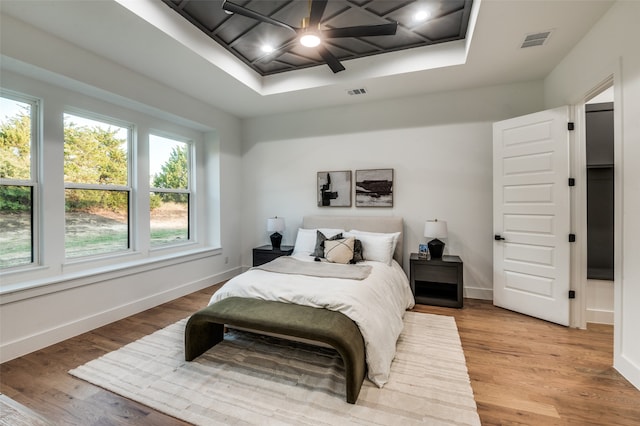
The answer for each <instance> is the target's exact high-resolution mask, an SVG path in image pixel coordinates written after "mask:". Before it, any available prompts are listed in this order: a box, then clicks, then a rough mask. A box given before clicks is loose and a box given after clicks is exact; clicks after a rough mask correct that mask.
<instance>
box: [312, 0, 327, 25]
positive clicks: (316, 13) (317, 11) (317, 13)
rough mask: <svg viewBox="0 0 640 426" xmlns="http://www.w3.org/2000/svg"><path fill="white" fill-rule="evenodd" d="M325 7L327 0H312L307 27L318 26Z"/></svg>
mask: <svg viewBox="0 0 640 426" xmlns="http://www.w3.org/2000/svg"><path fill="white" fill-rule="evenodd" d="M326 7H327V0H313V2H312V3H311V12H309V27H311V28H312V29H313V28H316V27H317V26H318V24H319V23H320V20H321V19H322V15H323V14H324V10H325V9H326Z"/></svg>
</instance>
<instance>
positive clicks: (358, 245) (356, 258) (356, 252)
mask: <svg viewBox="0 0 640 426" xmlns="http://www.w3.org/2000/svg"><path fill="white" fill-rule="evenodd" d="M363 261H364V255H363V253H362V241H360V240H358V239H356V240H354V242H353V259H351V263H358V262H363Z"/></svg>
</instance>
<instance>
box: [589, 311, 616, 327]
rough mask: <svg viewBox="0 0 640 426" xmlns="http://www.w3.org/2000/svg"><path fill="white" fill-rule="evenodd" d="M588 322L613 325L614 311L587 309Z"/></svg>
mask: <svg viewBox="0 0 640 426" xmlns="http://www.w3.org/2000/svg"><path fill="white" fill-rule="evenodd" d="M587 322H588V323H589V322H591V323H596V324H609V325H613V311H605V310H600V309H587Z"/></svg>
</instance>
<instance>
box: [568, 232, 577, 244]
mask: <svg viewBox="0 0 640 426" xmlns="http://www.w3.org/2000/svg"><path fill="white" fill-rule="evenodd" d="M569 242H570V243H575V242H576V234H569Z"/></svg>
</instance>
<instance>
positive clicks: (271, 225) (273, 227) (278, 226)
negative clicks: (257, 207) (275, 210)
mask: <svg viewBox="0 0 640 426" xmlns="http://www.w3.org/2000/svg"><path fill="white" fill-rule="evenodd" d="M267 231H269V232H273V234H271V236H270V238H271V247H272V248H273V249H274V250H280V243H281V242H282V234H281V233H280V231H284V218H282V217H278V216H276V217H270V218H269V219H267Z"/></svg>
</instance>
